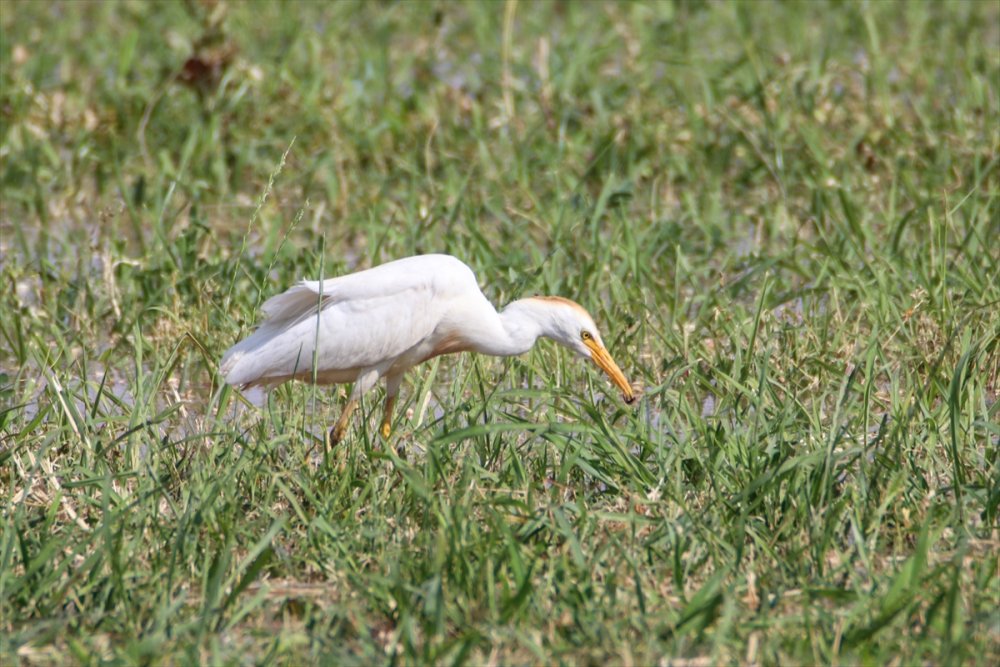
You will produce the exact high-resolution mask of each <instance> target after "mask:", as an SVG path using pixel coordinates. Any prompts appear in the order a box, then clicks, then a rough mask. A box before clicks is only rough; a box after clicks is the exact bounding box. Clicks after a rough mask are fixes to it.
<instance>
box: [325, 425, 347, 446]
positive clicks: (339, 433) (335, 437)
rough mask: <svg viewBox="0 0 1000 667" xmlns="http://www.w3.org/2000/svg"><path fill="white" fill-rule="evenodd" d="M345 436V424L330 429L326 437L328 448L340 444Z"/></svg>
mask: <svg viewBox="0 0 1000 667" xmlns="http://www.w3.org/2000/svg"><path fill="white" fill-rule="evenodd" d="M346 434H347V425H346V424H337V425H336V426H334V427H333V428H331V429H330V433H329V434H328V435H327V445H328V446H330V447H335V446H337V445H339V444H340V442H341V441H342V440H343V439H344V436H345V435H346Z"/></svg>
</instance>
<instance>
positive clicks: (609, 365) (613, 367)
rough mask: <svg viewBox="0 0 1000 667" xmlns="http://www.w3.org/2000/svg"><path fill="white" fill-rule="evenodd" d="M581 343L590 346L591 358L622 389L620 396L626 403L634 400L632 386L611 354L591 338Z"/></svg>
mask: <svg viewBox="0 0 1000 667" xmlns="http://www.w3.org/2000/svg"><path fill="white" fill-rule="evenodd" d="M583 344H584V345H586V346H587V347H589V348H590V353H591V358H592V359H593V360H594V363H595V364H597V365H598V366H600V368H601V370H602V371H604V372H605V373H607V374H608V377H609V378H611V381H612V382H614V383H615V384H616V385H618V388H619V389H621V390H622V397H623V398H624V399H625V402H626V403H631V402H632V401H634V400H635V393H633V392H632V386H631V385H630V384H629V383H628V380H626V379H625V374H624V373H622V369H620V368H618V364H616V363H615V360H614V359H612V358H611V354H610V353H609V352H608V351H607V350H606V349H605V348H604V346H602V345H601V344H600V343H598V342H597V341H596V340H594V339H593V338H591V339H590V340H585V341H583Z"/></svg>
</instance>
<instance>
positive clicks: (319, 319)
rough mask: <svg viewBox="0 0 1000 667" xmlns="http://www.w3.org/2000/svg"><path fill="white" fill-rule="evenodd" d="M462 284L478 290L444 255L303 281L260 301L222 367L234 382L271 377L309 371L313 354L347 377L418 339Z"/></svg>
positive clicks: (326, 373)
mask: <svg viewBox="0 0 1000 667" xmlns="http://www.w3.org/2000/svg"><path fill="white" fill-rule="evenodd" d="M469 290H475V291H476V292H477V293H478V287H477V286H476V283H475V277H474V276H473V274H472V272H471V271H470V270H469V268H468V267H466V266H465V265H464V264H462V263H461V262H459V261H458V260H456V259H454V258H452V257H448V256H444V255H425V256H420V257H410V258H407V259H404V260H399V261H396V262H390V263H388V264H383V265H381V266H378V267H375V268H374V269H369V270H367V271H360V272H358V273H354V274H350V275H347V276H341V277H338V278H332V279H330V280H326V281H322V282H320V281H303V282H302V283H301V284H299V285H296V286H295V287H293V288H291V289H289V290H288V291H286V292H284V293H282V294H279V295H277V296H275V297H272V298H271V299H268V300H267V301H266V302H265V303H264V305H263V306H262V310H263V311H264V313H265V314H266V315H267V316H268V318H267V320H265V321H264V323H263V324H262V325H261V326H260V328H258V329H257V331H255V332H254V333H253V334H252V335H251V336H250V337H248V338H246V339H245V340H243V341H241V342H239V343H238V344H236V345H235V346H233V347H232V348H230V350H229V351H227V352H226V354H225V355H224V356H223V359H222V368H221V371H222V374H223V375H224V376H225V377H226V381H227V382H229V383H230V384H234V385H252V384H277V383H280V382H283V381H285V380H287V379H290V378H291V377H296V376H301V375H308V374H309V373H310V372H311V371H312V369H313V359H314V355H315V361H316V364H315V370H316V372H317V374H318V375H322V376H323V377H325V378H326V381H332V382H347V381H351V380H353V377H354V375H355V374H356V373H357V371H358V370H360V369H363V368H370V367H374V366H378V365H381V364H385V363H391V361H392V360H394V359H395V358H397V357H398V356H399V355H401V354H403V353H405V352H406V351H407V350H410V349H411V348H413V347H414V346H415V345H418V344H419V343H420V342H421V341H423V340H424V339H425V338H426V337H427V336H429V335H430V334H431V333H432V332H433V331H434V328H435V327H436V326H437V324H438V322H439V321H440V320H441V317H442V314H443V313H444V312H446V310H447V308H448V304H449V302H450V300H451V299H452V298H453V297H455V296H458V295H462V294H465V293H467V292H468V291H469Z"/></svg>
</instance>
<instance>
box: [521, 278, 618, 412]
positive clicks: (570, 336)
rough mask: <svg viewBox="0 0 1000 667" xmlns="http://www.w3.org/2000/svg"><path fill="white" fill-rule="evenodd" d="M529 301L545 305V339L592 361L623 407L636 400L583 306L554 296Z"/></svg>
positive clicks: (592, 319) (534, 298)
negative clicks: (618, 392) (616, 390)
mask: <svg viewBox="0 0 1000 667" xmlns="http://www.w3.org/2000/svg"><path fill="white" fill-rule="evenodd" d="M529 300H530V301H538V302H542V303H544V307H545V310H546V311H547V312H546V314H547V317H546V320H547V322H546V326H545V334H544V335H545V336H547V337H548V338H551V339H552V340H554V341H556V342H557V343H561V344H562V345H565V346H566V347H568V348H569V349H571V350H573V351H574V352H576V353H577V354H578V355H580V356H581V357H584V358H586V359H590V360H591V361H593V362H594V363H595V364H596V365H597V366H598V367H599V368H600V369H601V370H602V371H604V372H605V373H606V374H607V376H608V378H610V379H611V381H612V382H614V383H615V385H617V386H618V388H619V389H621V391H622V397H623V398H624V399H625V402H626V403H631V402H633V401H634V400H635V392H634V391H633V390H632V386H631V385H630V384H629V383H628V380H626V379H625V374H624V373H622V371H621V369H620V368H618V364H616V363H615V360H614V359H612V358H611V353H609V352H608V349H607V348H606V347H604V341H602V340H601V334H600V332H599V331H598V330H597V325H596V324H594V318H592V317H591V316H590V313H588V312H587V311H586V310H584V308H583V306H581V305H580V304H578V303H576V302H575V301H570V300H569V299H564V298H562V297H557V296H545V297H533V298H531V299H529Z"/></svg>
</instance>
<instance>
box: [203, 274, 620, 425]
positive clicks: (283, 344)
mask: <svg viewBox="0 0 1000 667" xmlns="http://www.w3.org/2000/svg"><path fill="white" fill-rule="evenodd" d="M261 310H262V311H263V312H264V314H265V315H267V319H266V320H264V322H263V324H261V325H260V327H259V328H258V329H257V330H256V331H255V332H254V333H253V334H251V335H250V336H249V337H247V338H245V339H244V340H242V341H240V342H239V343H237V344H236V345H234V346H233V347H231V348H229V350H227V351H226V353H225V355H224V356H223V357H222V366H221V369H220V370H221V373H222V375H223V376H224V377H225V379H226V382H228V383H229V384H231V385H234V386H236V387H239V388H242V389H246V388H250V387H254V386H262V387H265V388H271V387H274V386H276V385H279V384H281V383H283V382H286V381H288V380H293V379H294V380H304V381H315V382H316V383H318V384H335V383H338V384H339V383H346V382H353V383H354V388H353V390H352V391H351V395H350V398H349V399H348V401H347V405H346V406H345V407H344V411H343V412H342V413H341V415H340V418H339V419H338V420H337V423H336V425H334V427H333V429H332V430H331V431H330V440H331V441H332V442H333V443H336V442H339V441H340V440H341V439H343V437H344V434H345V433H346V431H347V424H348V420H349V419H350V417H351V413H352V412H353V411H354V409H355V408H356V407H357V405H358V400H359V399H360V398H361V396H362V395H363V394H364V393H365V392H367V391H368V390H369V389H371V388H372V387H374V386H375V383H376V382H378V380H379V379H380V378H383V377H384V378H385V380H386V398H385V411H384V416H383V418H382V426H381V433H382V435H383V437H386V438H388V437H389V435H390V433H391V431H392V426H391V422H392V409H393V404H394V403H395V400H396V395H397V394H398V393H399V385H400V382H401V381H402V379H403V374H404V373H405V372H406V371H407V370H409V369H410V368H412V367H413V366H416V365H417V364H419V363H421V362H423V361H427V360H428V359H431V358H433V357H436V356H438V355H441V354H449V353H452V352H465V351H473V352H480V353H482V354H491V355H496V356H513V355H518V354H523V353H525V352H527V351H528V350H530V349H531V347H532V346H533V345H534V344H535V341H536V340H537V339H538V338H540V337H546V338H551V339H552V340H554V341H556V342H557V343H561V344H563V345H565V346H566V347H568V348H569V349H571V350H573V351H574V352H576V353H577V354H578V355H580V356H581V357H584V358H588V359H591V360H592V361H593V362H594V363H595V364H597V366H598V367H600V368H601V370H603V371H604V372H605V373H607V375H608V377H609V378H610V379H611V381H612V382H614V383H615V384H616V385H617V386H618V388H619V389H621V391H622V393H623V397H624V399H625V401H626V402H628V403H631V402H632V401H634V400H635V394H634V393H633V391H632V387H631V386H630V385H629V383H628V381H627V380H626V379H625V375H624V374H623V373H622V371H621V369H619V368H618V365H617V364H616V363H615V362H614V360H613V359H612V358H611V355H610V354H609V353H608V350H607V348H605V347H604V343H603V342H602V341H601V335H600V333H598V331H597V326H596V325H595V324H594V320H593V319H592V318H591V317H590V315H589V314H588V313H587V311H586V310H584V309H583V308H582V307H581V306H580V305H579V304H577V303H574V302H573V301H570V300H569V299H564V298H562V297H557V296H538V297H529V298H526V299H519V300H517V301H514V302H513V303H511V304H510V305H508V306H507V307H506V308H504V309H503V310H502V311H501V312H499V313H498V312H497V311H496V309H495V308H494V307H493V306H492V305H491V304H490V302H489V301H488V300H487V299H486V297H485V296H483V293H482V292H481V291H480V289H479V286H478V285H477V283H476V276H475V274H473V272H472V270H471V269H470V268H469V267H468V266H466V265H465V264H463V263H462V262H461V261H460V260H458V259H456V258H455V257H451V256H449V255H419V256H416V257H407V258H405V259H400V260H396V261H394V262H388V263H386V264H382V265H380V266H376V267H374V268H371V269H368V270H365V271H358V272H357V273H351V274H348V275H345V276H340V277H338V278H330V279H329V280H323V281H310V280H304V281H302V282H301V283H300V284H298V285H296V286H295V287H292V288H291V289H289V290H288V291H286V292H284V293H283V294H279V295H277V296H274V297H272V298H270V299H268V300H267V301H265V302H264V304H263V306H262V307H261Z"/></svg>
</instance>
